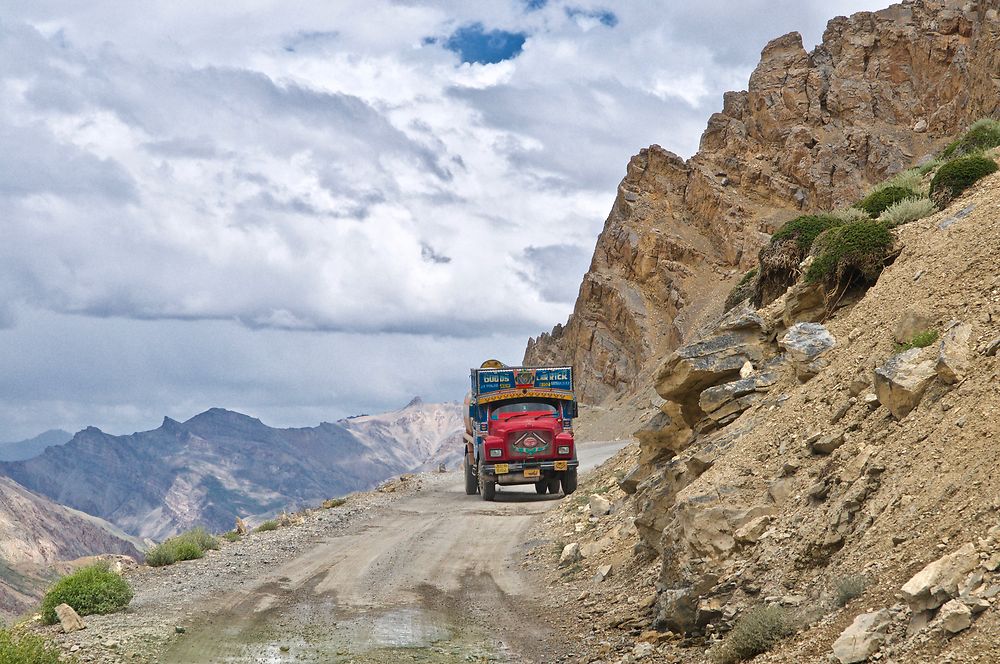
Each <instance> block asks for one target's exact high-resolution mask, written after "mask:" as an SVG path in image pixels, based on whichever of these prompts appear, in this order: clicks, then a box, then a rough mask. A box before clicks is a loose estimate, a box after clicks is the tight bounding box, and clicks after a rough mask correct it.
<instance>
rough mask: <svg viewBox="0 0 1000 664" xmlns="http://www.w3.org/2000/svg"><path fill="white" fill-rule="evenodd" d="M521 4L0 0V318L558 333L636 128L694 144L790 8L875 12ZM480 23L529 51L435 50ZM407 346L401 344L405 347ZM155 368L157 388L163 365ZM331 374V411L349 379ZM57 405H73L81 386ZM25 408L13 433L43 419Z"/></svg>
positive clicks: (270, 373)
mask: <svg viewBox="0 0 1000 664" xmlns="http://www.w3.org/2000/svg"><path fill="white" fill-rule="evenodd" d="M525 6H526V4H525V3H524V2H523V1H521V0H510V1H509V2H496V3H493V2H490V3H467V2H459V1H458V0H453V1H440V2H430V1H428V2H406V3H400V2H390V1H389V0H382V1H378V2H368V1H364V2H362V0H345V1H344V2H337V3H320V2H296V3H286V2H277V0H254V1H253V2H251V3H243V4H241V5H240V6H239V8H236V6H235V5H231V4H227V3H212V4H208V5H206V4H205V3H195V2H190V1H187V0H185V1H178V2H171V3H154V4H152V5H149V4H137V3H131V4H129V3H126V4H124V5H123V4H122V3H119V2H110V1H108V0H100V1H98V2H94V3H86V5H81V4H79V3H71V2H66V1H64V0H40V1H39V2H36V3H30V4H24V5H22V6H20V7H16V8H9V9H8V11H7V13H6V15H5V17H4V20H3V22H0V153H2V154H3V155H4V159H3V160H0V218H2V220H3V221H2V224H3V229H4V242H3V243H2V244H0V302H2V303H3V304H2V305H0V327H2V326H7V327H8V328H11V327H12V329H13V331H16V332H17V333H18V334H29V336H31V335H33V336H35V337H39V336H41V337H44V334H42V333H43V332H44V331H45V330H43V329H41V328H44V326H46V325H52V324H55V323H54V322H53V321H56V320H58V321H65V320H72V321H91V322H93V325H90V324H89V323H88V325H77V326H76V327H78V328H79V330H80V334H93V335H100V334H104V333H105V332H103V331H101V330H103V329H104V328H102V326H110V327H109V328H108V329H111V328H114V329H117V326H119V325H126V324H127V322H128V321H150V323H149V325H148V326H147V325H145V324H143V325H142V326H140V327H139V328H135V329H137V330H141V332H140V334H142V335H146V336H148V337H149V338H150V339H151V340H152V339H157V340H159V339H160V338H161V330H164V329H171V330H174V329H176V328H175V327H174V326H175V325H178V324H179V323H176V322H173V321H178V320H179V321H185V323H183V325H186V326H189V327H190V329H191V330H192V332H190V334H192V335H194V336H197V337H198V338H199V339H200V342H199V343H201V344H203V345H204V346H205V348H206V349H207V348H209V347H210V346H211V341H210V338H209V335H207V334H206V333H205V332H204V331H205V330H209V329H215V328H214V326H215V325H218V324H225V325H234V324H236V325H237V326H238V325H243V326H244V327H245V328H246V330H247V332H246V333H247V334H250V335H253V334H261V333H262V332H253V331H254V330H257V331H264V330H270V331H269V332H267V334H268V335H269V336H267V339H269V340H270V342H269V343H274V344H275V345H276V347H279V346H284V345H286V344H294V340H296V339H300V338H304V337H303V335H311V334H314V333H325V334H327V335H329V336H328V337H323V336H322V334H321V335H320V336H319V337H316V338H328V339H337V343H338V345H339V346H342V347H344V348H349V347H351V346H352V345H358V346H359V347H360V346H361V345H364V346H366V347H368V348H370V349H371V348H375V346H373V345H372V343H369V342H363V341H361V339H362V337H359V336H358V335H360V334H372V335H385V334H392V335H404V336H406V338H411V339H413V340H414V341H413V342H412V344H409V345H410V346H412V347H413V348H417V347H421V348H422V349H423V351H425V352H428V353H434V352H439V353H441V354H442V355H448V356H449V357H451V356H453V354H454V351H453V350H449V348H454V347H458V346H463V345H464V346H463V347H466V348H472V347H473V346H474V347H475V348H476V349H477V352H479V350H481V349H482V350H484V352H485V350H486V348H488V346H487V347H486V348H484V344H488V343H492V342H493V337H491V335H494V334H500V335H503V339H506V340H508V341H509V340H510V339H517V338H524V337H526V336H527V335H528V334H533V333H536V332H537V331H540V330H542V329H549V328H550V327H551V326H552V324H554V323H555V322H559V321H562V320H564V319H565V317H566V315H567V314H568V313H569V311H570V309H571V307H572V301H573V298H574V296H575V288H574V287H573V284H574V283H578V281H579V277H580V276H581V274H582V272H583V270H584V269H586V264H587V260H588V259H589V255H590V252H591V251H592V249H593V243H594V240H595V238H596V235H597V233H598V232H599V231H600V228H601V225H602V223H603V219H604V216H605V215H606V214H607V210H608V209H609V208H610V205H611V201H612V199H613V196H614V191H615V186H616V184H617V181H618V180H619V179H620V178H621V176H622V175H623V173H624V169H625V164H626V163H627V160H628V157H629V156H630V155H631V154H633V153H635V152H636V151H637V150H638V149H639V148H641V147H643V146H645V145H647V144H649V143H653V142H657V143H660V144H662V145H664V146H665V147H667V148H669V149H672V150H674V151H677V152H679V153H681V154H690V153H691V152H693V151H694V150H695V149H696V147H697V143H698V137H699V135H700V132H701V130H702V129H703V127H704V123H705V120H706V118H707V116H708V115H709V113H710V112H712V111H714V110H717V109H718V107H719V106H720V105H721V93H722V92H723V91H724V90H726V89H729V88H732V87H735V86H738V85H740V84H742V83H743V82H744V81H745V80H746V77H747V76H748V74H749V72H750V70H751V68H752V66H753V65H754V64H755V61H756V57H757V53H758V52H759V50H760V48H761V47H762V46H763V44H764V42H765V41H766V40H767V39H769V38H771V37H774V36H777V34H778V33H780V32H781V31H784V30H789V29H796V28H797V29H801V30H803V31H804V32H805V34H806V39H807V41H816V40H818V38H819V34H820V32H821V30H822V27H823V23H824V21H825V19H826V18H829V16H827V14H830V13H831V12H833V11H836V10H837V9H838V7H843V8H844V9H845V10H846V9H858V8H862V7H863V6H869V7H871V6H873V5H872V3H866V2H863V0H843V1H842V2H840V3H827V4H826V5H823V6H819V5H817V6H810V5H809V3H794V2H791V0H783V1H782V2H778V3H764V2H762V1H760V0H755V1H753V2H749V3H743V4H742V5H740V6H739V7H737V8H735V9H734V8H733V5H732V3H729V2H721V0H709V1H708V2H703V3H699V5H698V6H697V7H691V6H678V5H662V4H661V5H649V4H648V3H639V2H630V3H607V4H601V3H599V2H590V1H587V2H562V1H550V2H548V3H546V4H545V5H544V6H543V7H542V8H541V9H539V10H537V11H530V12H529V11H525ZM831 6H833V9H831V8H830V7H831ZM609 10H610V11H611V12H613V14H614V16H613V20H612V19H611V18H610V17H609V16H608V15H607V14H605V12H607V11H609ZM475 23H481V24H482V25H483V26H485V29H486V30H487V31H490V30H505V31H510V32H517V33H523V34H524V35H525V37H526V38H525V41H524V45H523V51H522V52H521V53H520V55H518V57H516V59H511V60H506V61H503V62H499V63H496V64H489V65H477V64H463V63H460V62H459V61H458V56H457V55H456V54H455V53H453V52H451V51H448V50H446V49H445V48H444V47H443V46H442V43H443V41H444V40H446V39H447V37H448V36H449V35H451V34H453V33H454V31H455V30H456V29H458V28H459V27H461V26H467V25H472V24H475ZM443 257H447V258H448V259H450V260H439V259H441V258H443ZM19 310H23V311H35V312H41V313H39V314H38V315H29V316H26V317H23V318H21V319H19V318H18V317H17V316H16V315H14V313H15V312H16V311H19ZM45 312H48V313H45ZM65 316H69V318H64V317H65ZM116 321H124V322H122V323H119V322H116ZM157 321H159V322H158V323H157ZM160 326H162V327H160ZM449 337H461V338H463V339H465V340H464V341H453V340H452V341H449V340H448V338H449ZM18 338H21V337H18ZM257 338H261V337H257ZM309 338H313V337H309ZM374 338H376V339H378V338H382V337H374ZM218 343H219V344H222V343H223V341H219V342H218ZM504 343H508V342H507V341H505V342H504ZM421 344H424V345H425V346H421ZM476 344H479V345H476ZM508 346H509V344H508ZM407 347H408V344H406V343H400V344H399V345H398V348H399V349H400V352H399V354H398V355H394V357H396V358H397V359H398V360H399V361H400V362H401V363H402V364H403V365H404V366H405V365H406V364H407V363H408V361H409V360H411V359H413V353H412V352H411V353H407V352H406V348H407ZM81 352H83V353H86V352H87V351H86V350H81ZM121 352H122V353H128V352H136V351H135V349H134V348H131V347H129V346H125V347H123V349H122V351H121ZM177 352H178V353H180V354H181V355H183V353H184V351H183V350H182V349H179V350H178V351H177ZM206 352H208V351H207V350H206ZM345 352H347V351H345ZM486 354H489V355H493V354H500V353H490V352H486ZM365 357H369V358H370V359H373V358H374V357H375V356H374V354H373V353H372V352H370V353H368V354H367V355H365ZM479 359H480V358H479V357H478V355H476V356H474V357H468V358H463V359H462V362H461V364H474V363H476V362H478V360H479ZM506 359H508V360H510V361H516V360H517V359H519V358H518V357H516V355H515V356H511V357H508V358H506ZM5 361H8V362H9V361H10V359H9V358H8V359H7V360H5ZM250 361H253V362H256V361H257V360H256V356H254V359H252V360H250ZM373 361H374V359H373ZM84 364H85V362H84ZM443 364H447V363H446V362H443ZM5 368H7V367H6V366H5V365H4V364H2V363H0V371H4V370H5ZM148 368H149V370H150V371H149V375H148V377H147V379H148V380H149V381H151V382H154V383H156V382H157V381H159V380H160V379H159V378H158V376H160V375H161V374H162V367H158V366H157V365H156V363H155V362H154V363H152V364H151V365H150V366H149V367H148ZM407 371H408V372H409V373H408V374H407V375H408V377H409V378H411V379H412V378H414V377H416V376H418V374H417V373H416V371H415V370H410V369H408V370H407ZM254 375H255V379H256V380H257V381H258V382H259V384H260V386H261V389H270V386H273V385H275V384H278V383H279V382H280V371H279V370H278V368H276V367H274V366H272V365H270V364H269V365H267V366H266V367H263V368H261V370H259V371H257V372H255V374H254ZM360 375H361V374H359V376H360ZM338 380H340V381H341V386H342V394H341V396H340V397H338V399H340V400H339V401H336V403H345V404H346V403H348V398H349V397H348V396H344V395H345V394H348V393H352V390H354V391H357V392H358V393H365V394H368V392H367V391H366V389H367V386H366V385H363V384H358V383H351V382H350V381H351V380H353V379H352V378H351V376H350V375H348V374H341V375H340V376H339V377H338ZM358 380H359V381H361V379H360V378H358ZM463 380H464V378H463ZM183 382H185V381H183V380H178V381H177V382H176V383H174V382H170V383H169V385H166V384H164V387H163V390H164V392H163V393H152V392H150V393H148V394H146V395H145V396H143V397H142V399H140V398H139V397H135V398H134V399H131V398H130V397H129V395H128V394H121V395H117V396H115V395H112V396H109V397H108V403H107V404H106V405H105V406H101V407H100V409H99V410H97V411H94V412H95V417H94V421H96V422H97V423H100V420H99V417H100V416H101V415H100V413H109V415H107V417H108V418H109V419H111V420H114V421H116V422H124V421H126V420H127V419H128V418H127V417H126V416H125V415H122V413H138V412H143V413H146V412H149V411H150V410H153V411H158V410H165V408H163V407H162V402H163V401H164V400H166V401H169V400H170V399H171V398H172V397H171V396H169V395H176V394H181V393H184V394H189V393H193V392H199V390H197V389H192V388H193V387H196V386H197V385H203V384H211V377H210V376H208V375H207V374H205V373H204V372H202V373H197V374H192V375H191V377H190V378H189V379H188V380H187V383H188V384H187V385H185V386H183V387H182V386H181V383H183ZM361 382H363V381H361ZM416 391H421V390H416ZM199 393H201V394H203V398H204V400H205V403H204V404H203V405H204V406H206V407H207V406H209V405H214V404H216V403H221V402H220V401H219V400H218V399H216V398H214V397H213V396H212V394H213V392H212V391H211V390H204V391H201V392H199ZM219 394H220V396H221V395H224V394H227V393H225V392H224V391H222V392H219ZM74 398H75V399H78V400H79V401H78V402H74ZM305 398H306V395H305V394H304V393H296V395H294V396H293V395H289V396H288V397H286V398H285V406H282V407H287V408H288V409H290V410H289V411H288V412H293V411H295V408H296V405H295V404H297V403H300V402H301V400H302V399H305ZM352 398H353V397H352ZM372 398H374V397H372ZM115 399H119V401H115ZM130 399H131V400H130ZM140 401H141V403H140ZM16 403H17V398H16V396H9V398H8V404H9V405H8V408H7V411H6V412H8V413H12V412H14V411H16ZM60 403H64V404H69V405H66V406H60V408H63V409H65V408H72V407H76V408H78V409H84V405H81V404H86V403H88V402H86V400H85V399H84V397H83V396H82V390H80V391H78V393H77V394H76V396H75V397H74V396H73V394H70V393H66V394H65V395H64V396H63V397H61V402H60ZM73 403H76V404H77V405H76V406H72V404H73ZM351 403H354V402H351ZM274 407H275V408H278V406H274ZM43 411H44V409H41V410H39V411H38V412H39V413H43ZM0 416H2V415H0ZM42 419H43V415H42V414H39V415H38V418H36V420H32V422H34V424H35V425H37V426H33V425H29V424H27V423H26V422H25V423H23V424H22V425H20V426H21V428H32V426H33V428H37V429H39V430H41V429H43V428H47V427H48V426H50V425H53V426H54V425H56V424H59V423H57V422H43V421H42ZM11 426H12V425H11ZM3 429H4V423H3V421H2V420H0V437H4V436H3V435H2V434H3ZM29 433H30V432H29Z"/></svg>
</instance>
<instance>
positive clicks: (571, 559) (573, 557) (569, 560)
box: [559, 542, 581, 567]
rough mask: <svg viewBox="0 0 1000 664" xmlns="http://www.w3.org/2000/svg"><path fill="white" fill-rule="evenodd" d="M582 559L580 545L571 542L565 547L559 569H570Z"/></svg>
mask: <svg viewBox="0 0 1000 664" xmlns="http://www.w3.org/2000/svg"><path fill="white" fill-rule="evenodd" d="M580 558H581V554H580V543H579V542H570V543H569V544H567V545H566V546H564V547H563V550H562V553H561V554H560V555H559V567H568V566H569V565H572V564H573V563H575V562H577V561H579V560H580Z"/></svg>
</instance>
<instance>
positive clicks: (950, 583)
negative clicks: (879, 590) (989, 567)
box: [901, 542, 979, 613]
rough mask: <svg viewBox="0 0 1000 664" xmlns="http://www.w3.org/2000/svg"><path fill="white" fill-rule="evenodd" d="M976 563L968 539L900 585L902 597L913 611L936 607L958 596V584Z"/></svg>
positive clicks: (974, 550)
mask: <svg viewBox="0 0 1000 664" xmlns="http://www.w3.org/2000/svg"><path fill="white" fill-rule="evenodd" d="M977 565H979V554H978V553H976V548H975V547H974V546H973V545H972V542H969V543H968V544H966V545H965V546H963V547H962V548H960V549H959V550H958V551H955V552H954V553H950V554H948V555H946V556H943V557H941V558H939V559H937V560H935V561H934V562H932V563H931V564H929V565H927V566H926V567H924V568H923V569H922V570H920V571H919V572H917V573H916V574H915V575H914V576H913V578H911V579H910V580H909V581H907V582H906V584H905V585H904V586H903V587H902V589H901V592H902V593H903V599H905V600H906V603H907V604H909V606H910V609H911V610H912V611H913V612H914V613H918V612H920V611H926V610H928V609H936V608H937V607H939V606H941V605H942V604H944V603H945V602H947V601H948V600H949V599H952V598H954V597H957V596H958V587H959V584H961V583H962V581H963V580H964V579H965V576H966V575H967V574H968V573H969V572H971V571H972V570H973V569H974V568H975V567H976V566H977Z"/></svg>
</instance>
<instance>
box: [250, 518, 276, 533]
mask: <svg viewBox="0 0 1000 664" xmlns="http://www.w3.org/2000/svg"><path fill="white" fill-rule="evenodd" d="M277 529H278V522H277V521H275V520H274V519H268V520H267V521H265V522H264V523H262V524H260V525H259V526H257V527H256V528H254V529H253V531H254V532H255V533H266V532H268V531H270V530H277Z"/></svg>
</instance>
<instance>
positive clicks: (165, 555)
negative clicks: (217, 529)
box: [146, 528, 219, 567]
mask: <svg viewBox="0 0 1000 664" xmlns="http://www.w3.org/2000/svg"><path fill="white" fill-rule="evenodd" d="M218 548H219V541H218V540H217V539H216V538H215V537H213V536H212V535H210V534H209V533H208V531H207V530H205V529H204V528H194V529H192V530H189V531H187V532H186V533H181V534H180V535H177V536H176V537H171V538H170V539H168V540H165V541H163V542H162V543H161V544H157V545H156V546H154V547H153V548H151V549H150V550H149V551H147V552H146V564H147V565H149V566H150V567H163V566H165V565H173V564H174V563H176V562H180V561H182V560H196V559H198V558H201V557H202V556H204V555H205V552H206V551H208V550H209V549H218Z"/></svg>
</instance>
